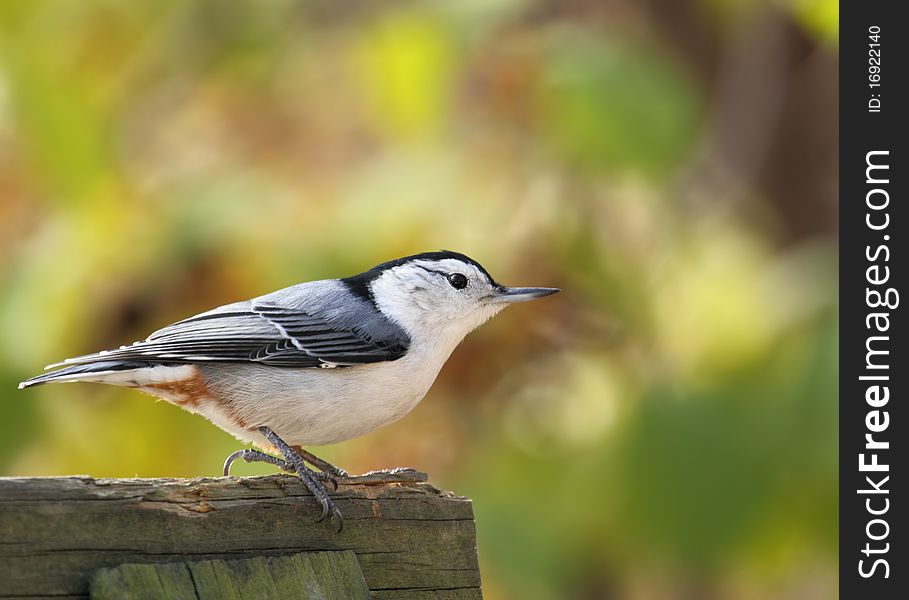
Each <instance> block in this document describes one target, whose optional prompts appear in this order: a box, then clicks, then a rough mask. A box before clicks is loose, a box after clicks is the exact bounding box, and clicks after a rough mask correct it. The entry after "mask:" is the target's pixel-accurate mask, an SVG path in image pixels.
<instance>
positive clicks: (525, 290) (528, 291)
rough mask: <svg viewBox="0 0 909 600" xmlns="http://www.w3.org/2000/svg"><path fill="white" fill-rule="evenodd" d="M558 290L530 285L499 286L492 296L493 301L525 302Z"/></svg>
mask: <svg viewBox="0 0 909 600" xmlns="http://www.w3.org/2000/svg"><path fill="white" fill-rule="evenodd" d="M558 291H560V290H559V288H532V287H505V286H502V287H501V288H499V291H498V293H496V295H495V296H493V297H492V300H493V302H506V303H508V304H513V303H515V302H527V301H528V300H536V299H537V298H542V297H543V296H549V295H550V294H555V293H556V292H558Z"/></svg>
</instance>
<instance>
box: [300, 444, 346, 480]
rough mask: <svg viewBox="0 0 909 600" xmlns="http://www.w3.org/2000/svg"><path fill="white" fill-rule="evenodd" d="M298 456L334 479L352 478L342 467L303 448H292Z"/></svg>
mask: <svg viewBox="0 0 909 600" xmlns="http://www.w3.org/2000/svg"><path fill="white" fill-rule="evenodd" d="M291 447H292V448H293V449H294V450H295V451H296V453H297V454H299V455H300V456H301V457H302V458H303V460H305V461H306V462H308V463H309V464H311V465H312V466H314V467H315V468H317V469H319V470H320V471H322V473H325V474H326V475H331V476H332V477H350V474H349V473H348V472H347V471H345V470H344V469H342V468H340V467H336V466H334V465H333V464H331V463H330V462H328V461H327V460H323V459H321V458H319V457H318V456H316V455H315V454H313V453H312V452H308V451H307V450H304V449H303V447H302V446H291Z"/></svg>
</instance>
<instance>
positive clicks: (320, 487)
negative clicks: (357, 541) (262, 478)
mask: <svg viewBox="0 0 909 600" xmlns="http://www.w3.org/2000/svg"><path fill="white" fill-rule="evenodd" d="M259 433H261V434H262V435H264V436H265V439H267V440H268V441H269V442H271V444H272V445H273V446H274V447H275V448H277V449H278V451H279V452H280V453H281V454H282V455H283V456H284V460H286V461H287V462H288V463H290V464H291V465H293V468H294V470H295V471H296V472H297V475H299V476H300V479H301V480H302V481H303V484H304V485H306V487H307V488H309V491H310V492H312V493H313V496H315V497H316V500H318V501H319V504H321V505H322V515H321V516H320V517H319V519H318V520H319V521H323V520H324V519H325V517H328V518H329V520H334V519H337V520H338V532H339V533H340V531H341V529H343V527H344V518H343V517H342V516H341V511H339V510H338V507H337V506H335V503H334V501H332V499H331V498H330V497H329V496H328V490H326V489H325V484H324V483H322V481H321V480H320V479H319V477H318V476H317V475H316V473H314V472H313V471H312V469H310V468H309V467H307V466H306V463H305V462H303V458H302V457H301V456H300V455H299V454H298V453H297V452H296V451H295V450H294V449H293V448H291V447H290V446H289V445H288V444H287V442H285V441H284V440H282V439H281V438H279V437H278V435H277V434H276V433H275V432H274V431H272V430H271V428H270V427H266V426H264V425H263V426H262V427H259Z"/></svg>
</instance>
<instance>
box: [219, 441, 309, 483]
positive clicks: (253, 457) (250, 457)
mask: <svg viewBox="0 0 909 600" xmlns="http://www.w3.org/2000/svg"><path fill="white" fill-rule="evenodd" d="M238 458H242V459H243V460H244V461H246V462H248V463H251V462H264V463H268V464H270V465H275V466H277V467H279V468H280V469H282V470H284V471H287V472H288V473H296V472H297V470H296V469H294V467H293V465H292V464H290V463H288V462H287V461H286V460H282V459H280V458H278V457H276V456H272V455H271V454H266V453H265V452H262V451H261V450H253V449H252V448H246V449H244V450H237V451H236V452H234V453H233V454H231V455H230V456H228V457H227V460H225V461H224V476H225V477H228V476H229V475H230V466H231V465H232V464H233V463H234V461H236V460H237V459H238Z"/></svg>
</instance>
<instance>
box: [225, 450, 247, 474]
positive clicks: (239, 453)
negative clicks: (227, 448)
mask: <svg viewBox="0 0 909 600" xmlns="http://www.w3.org/2000/svg"><path fill="white" fill-rule="evenodd" d="M244 452H246V450H237V451H236V452H234V453H233V454H231V455H230V456H228V457H227V459H226V460H225V461H224V476H225V477H229V476H230V466H231V465H232V464H233V463H234V461H235V460H237V459H238V458H240V457H241V456H243V453H244Z"/></svg>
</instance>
